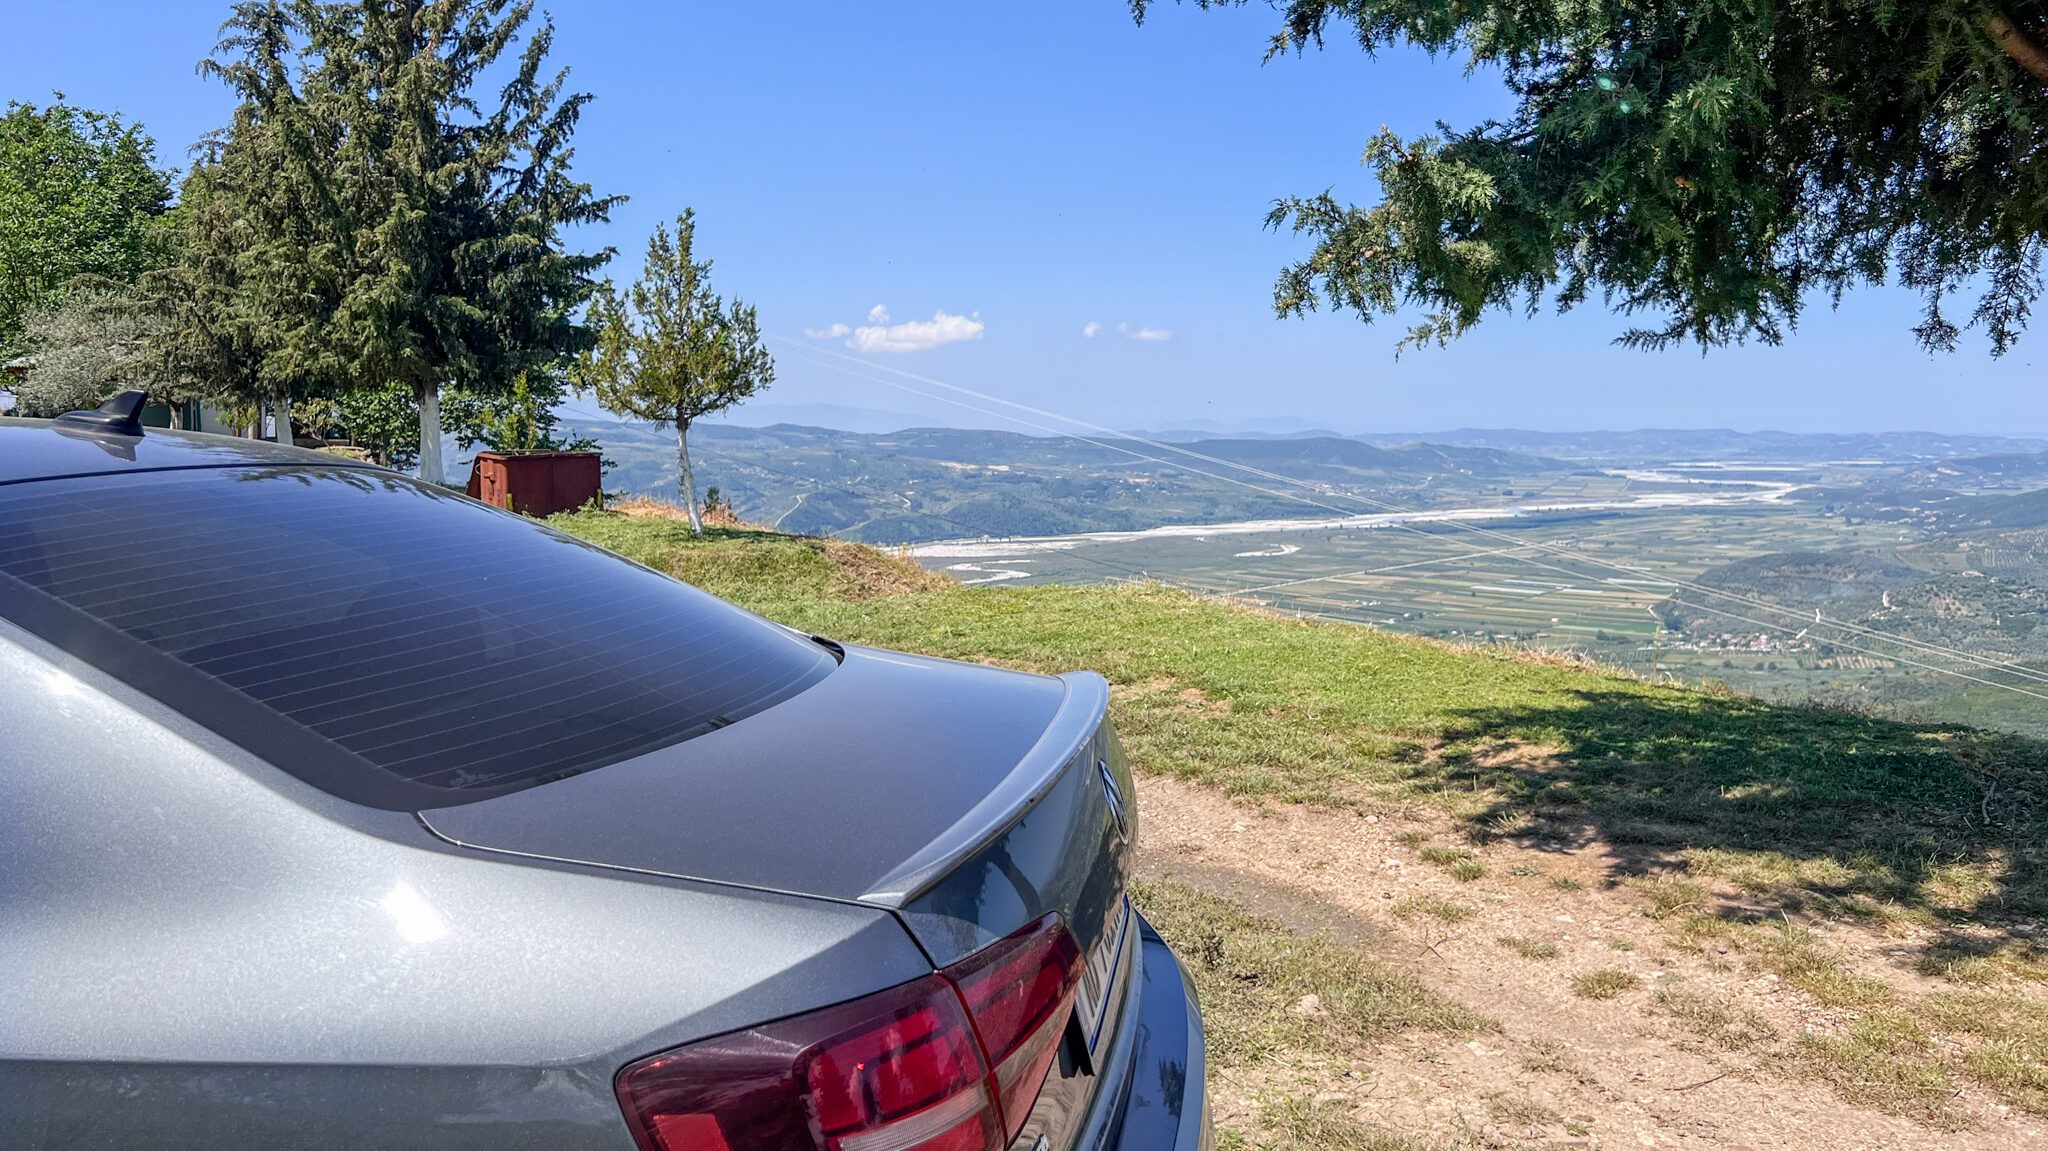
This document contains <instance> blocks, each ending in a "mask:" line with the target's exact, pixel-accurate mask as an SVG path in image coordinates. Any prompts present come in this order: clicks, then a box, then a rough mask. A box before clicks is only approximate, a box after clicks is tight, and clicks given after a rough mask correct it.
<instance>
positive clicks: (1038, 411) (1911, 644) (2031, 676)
mask: <svg viewBox="0 0 2048 1151" xmlns="http://www.w3.org/2000/svg"><path fill="white" fill-rule="evenodd" d="M771 338H772V339H775V340H777V341H779V342H781V343H783V344H785V345H788V346H791V347H793V348H796V349H798V350H799V351H800V352H804V353H822V354H823V355H826V356H830V357H832V358H833V359H835V360H840V361H845V362H847V363H853V364H859V365H861V366H862V367H867V368H873V369H878V370H881V371H885V372H890V373H893V374H895V375H899V376H902V377H904V378H906V379H912V380H916V381H918V382H920V383H925V384H930V385H932V386H935V387H939V388H943V389H945V390H947V391H951V392H956V393H959V394H962V395H968V396H973V397H975V398H977V399H982V400H986V401H988V402H990V403H995V404H1001V405H1003V406H1005V407H1009V408H1014V409H1016V410H1018V411H1024V412H1029V413H1031V414H1033V415H1037V416H1042V417H1044V418H1046V419H1054V420H1063V421H1065V422H1067V423H1071V424H1075V425H1077V426H1080V427H1084V428H1088V429H1090V430H1093V431H1097V432H1101V433H1104V434H1107V435H1112V436H1116V437H1118V438H1120V439H1125V440H1130V441H1132V442H1135V443H1139V444H1143V445H1145V446H1147V447H1151V448H1154V449H1157V450H1160V451H1166V452H1171V453H1174V454H1178V455H1182V456H1187V457H1189V458H1192V459H1198V460H1202V461H1205V462H1208V463H1214V464H1217V465H1219V466H1223V467H1229V468H1235V469H1238V470H1240V471H1244V472H1248V473H1250V474H1253V475H1257V476H1260V477H1263V478H1267V479H1271V480H1274V481H1277V482H1280V483H1284V484H1290V485H1293V486H1297V487H1304V488H1309V489H1312V490H1315V491H1318V492H1321V493H1323V494H1326V495H1329V496H1331V497H1332V498H1337V499H1349V500H1353V501H1356V502H1358V503H1364V504H1368V505H1372V506H1375V507H1378V508H1381V509H1383V510H1385V511H1387V512H1390V513H1392V514H1396V515H1402V516H1412V517H1420V518H1430V519H1433V520H1435V522H1441V523H1447V524H1450V525H1451V526H1453V527H1456V528H1459V529H1461V530H1465V531H1469V532H1474V533H1478V534H1481V535H1485V536H1489V537H1494V538H1499V539H1504V540H1510V541H1513V546H1512V547H1508V548H1503V549H1500V552H1501V553H1505V552H1512V551H1525V550H1528V549H1530V548H1538V549H1542V550H1544V551H1547V552H1550V553H1551V554H1554V555H1557V556H1559V557H1560V558H1566V559H1575V560H1578V561H1579V562H1581V563H1586V564H1591V565H1593V566H1596V567H1602V568H1606V569H1608V570H1611V571H1617V572H1629V573H1631V574H1640V573H1639V572H1638V570H1637V569H1635V568H1632V567H1629V566H1627V565H1622V564H1616V563H1613V562H1611V561H1607V560H1602V559H1600V558H1598V557H1595V556H1588V555H1584V554H1582V553H1577V552H1573V551H1570V550H1567V549H1565V548H1562V547H1559V546H1557V545H1552V544H1547V543H1544V542H1542V541H1526V540H1519V539H1517V538H1516V537H1514V536H1513V535H1510V534H1509V533H1507V532H1503V531H1500V530H1498V529H1493V528H1487V527H1484V526H1481V525H1478V524H1474V523H1470V522H1467V521H1465V520H1461V519H1458V518H1455V517H1452V516H1440V517H1432V516H1430V515H1429V513H1427V512H1417V511H1414V510H1412V509H1406V508H1401V507H1399V506H1398V505H1395V504H1390V503H1387V502H1386V501H1384V500H1378V499H1374V498H1372V497H1370V496H1363V495H1359V494H1357V493H1353V492H1344V491H1340V490H1337V489H1334V488H1332V487H1331V486H1330V485H1327V484H1318V483H1314V482H1312V481H1307V480H1301V479H1297V478H1295V477H1292V476H1286V475H1282V474H1280V473H1276V472H1271V471H1268V470H1266V469H1263V468H1258V467H1254V466H1252V465H1249V464H1243V463H1239V462H1237V461H1234V460H1228V459H1222V458H1220V457H1216V456H1211V455H1207V454H1205V453H1202V452H1196V451H1192V450H1190V449H1187V448H1183V447H1180V446H1178V445H1174V444H1168V443H1163V442H1160V441H1157V440H1151V439H1148V438H1146V437H1144V436H1139V435H1134V434H1132V433H1129V432H1124V431H1120V430H1118V429H1115V428H1109V427H1105V426H1103V425H1101V424H1095V423H1090V422H1089V421H1086V420H1082V419H1079V418H1076V417H1073V416H1067V415H1063V414H1061V413H1058V412H1051V411H1047V410H1045V409H1043V408H1037V407H1033V406H1031V405H1029V404H1021V403H1017V402H1016V401H1013V400H1007V399H1004V398H1002V397H1000V396H992V395H989V394H987V393H985V392H979V391H976V390H974V389H972V388H965V387H961V386H960V385H957V384H951V383H947V382H946V381H944V380H937V379H933V378H931V377H929V376H921V375H918V374H917V373H914V372H908V371H905V370H903V369H901V368H896V367H891V366H889V365H886V364H874V363H871V362H869V361H867V360H862V359H860V358H858V357H855V356H848V355H845V354H843V353H839V352H835V351H832V350H830V349H824V348H814V347H809V346H806V345H801V344H797V343H796V342H795V341H793V340H789V339H787V338H786V337H781V336H773V337H771ZM800 358H805V359H808V360H809V362H811V363H813V364H816V365H818V366H820V367H831V368H834V369H835V370H838V371H841V372H844V373H845V374H847V375H851V376H854V377H856V378H859V379H866V380H869V381H871V382H874V383H880V384H884V385H886V386H890V387H896V388H899V389H900V390H903V391H907V392H910V393H911V394H913V395H919V396H923V397H925V398H927V399H934V400H939V401H941V402H946V403H953V404H957V405H958V406H961V407H965V408H968V409H969V410H973V411H979V412H982V413H983V414H985V415H991V416H996V417H997V418H1001V419H1007V420H1009V421H1011V422H1013V423H1017V424H1021V425H1023V426H1026V427H1035V428H1038V429H1040V430H1042V431H1047V432H1051V433H1053V434H1056V435H1064V436H1067V437H1068V438H1072V439H1077V440H1081V441H1083V442H1085V443H1090V444H1094V445H1095V446H1097V447H1102V448H1105V449H1109V450H1117V451H1122V452H1124V453H1125V454H1128V455H1132V456H1135V457H1137V458H1139V459H1145V460H1148V461H1151V462H1154V463H1162V464H1163V463H1166V462H1167V461H1164V460H1160V459H1158V458H1157V457H1154V456H1147V455H1144V454H1143V453H1140V452H1133V451H1131V450H1130V449H1127V448H1117V447H1115V446H1114V445H1109V444H1104V443H1101V442H1100V441H1097V440H1093V439H1090V438H1088V437H1086V436H1078V435H1074V434H1073V433H1071V432H1066V431H1063V430H1061V429H1058V428H1054V427H1049V426H1047V425H1044V424H1039V423H1035V422H1033V421H1029V420H1021V419H1018V418H1016V417H1014V416H1003V415H999V414H998V413H995V412H991V411H989V410H988V409H986V408H981V407H977V406H976V405H973V404H967V403H962V402H961V401H958V400H951V399H948V398H947V397H943V396H934V395H932V394H930V393H929V392H924V391H921V390H919V389H916V388H911V387H907V386H905V385H903V384H900V383H898V382H896V381H893V380H885V379H881V378H879V377H876V376H872V375H866V374H864V373H860V372H855V371H852V370H850V369H848V368H845V367H840V366H839V365H836V364H828V363H825V362H823V361H820V360H818V359H816V358H814V357H812V356H800ZM1180 466H1182V467H1184V468H1186V466H1185V465H1180ZM1186 470H1188V471H1191V472H1194V473H1195V474H1198V475H1203V476H1207V477H1208V478H1211V479H1215V480H1218V481H1220V482H1224V483H1233V484H1236V485H1238V486H1241V487H1244V488H1247V489H1249V490H1252V491H1258V492H1262V493H1264V494H1266V495H1271V496H1275V497H1277V498H1289V499H1294V500H1296V501H1297V502H1301V503H1305V504H1308V505H1310V506H1313V507H1318V508H1322V509H1324V510H1326V511H1332V512H1335V513H1337V514H1339V515H1342V516H1345V517H1346V518H1356V517H1357V516H1358V513H1356V512H1355V511H1353V510H1351V509H1347V508H1339V507H1335V506H1333V505H1331V504H1327V503H1323V502H1322V501H1320V500H1312V499H1308V498H1306V497H1303V496H1298V495H1289V494H1287V493H1281V492H1275V491H1273V490H1271V489H1269V488H1264V487H1260V486H1258V485H1256V484H1249V483H1245V482H1244V481H1242V480H1234V479H1231V478H1230V477H1227V476H1219V475H1216V474H1215V473H1213V472H1207V471H1203V470H1201V469H1199V468H1186ZM1386 526H1393V527H1401V528H1406V529H1408V530H1412V531H1418V532H1420V531H1422V529H1419V528H1415V527H1413V525H1411V524H1407V523H1402V522H1399V521H1394V522H1391V523H1389V524H1387V525H1386ZM1423 534H1433V533H1423ZM1473 551H1474V552H1475V553H1479V552H1481V551H1482V549H1473ZM1487 554H1495V553H1487ZM1507 558H1510V559H1513V560H1515V561H1517V562H1520V563H1526V564H1530V565H1532V566H1536V567H1541V568H1545V569H1547V570H1551V571H1556V572H1560V573H1562V574H1566V575H1569V576H1571V577H1572V578H1574V579H1579V580H1585V579H1588V578H1591V577H1588V576H1586V575H1585V574H1584V573H1581V572H1575V571H1571V570H1569V569H1566V568H1559V567H1556V566H1554V565H1550V564H1544V563H1541V562H1539V561H1536V560H1534V559H1531V558H1529V557H1526V556H1515V555H1509V556H1508V557H1507ZM1334 578H1343V577H1334ZM1669 583H1670V585H1671V586H1673V587H1676V588H1681V589H1684V590H1687V591H1693V592H1696V593H1698V594H1701V595H1706V596H1711V597H1715V598H1720V599H1727V600H1731V601H1733V602H1736V603H1739V604H1742V605H1744V606H1747V607H1750V608H1753V609H1756V610H1763V611H1769V612H1773V613H1777V614H1780V615H1786V616H1792V617H1794V618H1797V619H1799V620H1801V621H1802V623H1808V624H1809V626H1810V624H1825V625H1827V626H1832V627H1835V628H1839V629H1841V630H1843V631H1847V632H1851V633H1854V634H1861V635H1865V636H1867V637H1869V638H1872V639H1876V640H1882V641H1883V642H1887V643H1893V644H1898V645H1900V646H1903V647H1908V648H1911V649H1914V650H1918V651H1921V652H1923V653H1925V654H1930V655H1937V656H1942V657H1946V658H1948V659H1952V660H1955V661H1957V662H1960V663H1967V664H1971V665H1973V666H1977V667H1980V668H1983V669H1985V670H1992V671H1999V672H2003V673H2006V674H2008V675H2014V676H2018V677H2020V678H2023V679H2028V680H2033V681H2036V682H2043V683H2048V673H2044V672H2041V671H2037V670H2036V669H2033V668H2028V667H2025V666H2023V665H2020V664H2017V663H2013V662H2010V661H2005V660H1994V659H1990V658H1988V657H1984V656H1980V655H1978V654H1976V653H1974V652H1970V651H1967V650H1964V649H1961V648H1955V647H1951V646H1948V645H1945V644H1936V643H1930V642H1927V641H1924V640H1917V639H1912V638H1910V637H1904V636H1896V635H1892V634H1890V633H1887V632H1882V631H1879V630H1877V629H1874V628H1867V627H1863V626H1861V625H1858V624H1852V623H1849V622H1847V621H1844V620H1833V619H1828V618H1826V617H1824V616H1820V615H1818V613H1816V618H1815V619H1814V620H1812V621H1807V620H1806V619H1805V613H1804V612H1802V611H1799V610H1798V609H1793V608H1786V607H1783V606H1781V605H1778V604H1774V603H1771V602H1770V601H1768V600H1763V599H1760V598H1757V597H1754V596H1746V595H1743V594H1741V593H1737V592H1730V591H1726V590H1723V589H1719V588H1713V587H1708V586H1706V585H1703V584H1697V583H1693V582H1691V581H1686V580H1678V579H1673V580H1670V581H1669ZM1674 598H1676V597H1675V596H1674ZM1679 602H1681V603H1683V602H1684V601H1682V600H1681V601H1679ZM1686 606H1690V607H1694V608H1697V609H1698V610H1702V611H1712V610H1713V609H1708V608H1706V607H1704V606H1703V605H1698V604H1691V605H1686ZM1714 614H1719V615H1725V616H1729V617H1730V618H1737V619H1744V620H1745V621H1746V622H1749V623H1753V624H1755V625H1757V626H1759V627H1765V628H1768V629H1770V630H1775V631H1784V632H1789V631H1792V630H1793V629H1792V628H1791V627H1790V626H1788V625H1785V624H1769V623H1765V622H1764V621H1761V620H1753V619H1748V618H1747V617H1741V616H1736V615H1734V614H1733V613H1728V612H1718V611H1716V612H1714ZM1802 630H1804V629H1802ZM1829 642H1831V643H1836V644H1837V645H1838V646H1843V647H1849V648H1850V649H1851V650H1857V651H1863V650H1865V649H1861V648H1857V647H1854V645H1850V644H1848V643H1846V642H1842V641H1838V640H1830V641H1829ZM1866 654H1873V655H1880V656H1881V655H1882V653H1876V652H1867V653H1866ZM1902 662H1909V663H1911V662H1914V661H1911V660H1903V659H1902ZM1915 666H1929V665H1920V664H1916V665H1915ZM1929 669H1930V670H1934V671H1938V672H1943V673H1946V674H1954V675H1957V676H1959V677H1960V678H1963V679H1970V680H1975V677H1972V676H1967V675H1963V674H1962V673H1960V672H1954V671H1952V670H1951V669H1947V668H1940V667H1931V666H1930V668H1929ZM1976 682H1984V683H1992V685H1993V686H1998V687H2008V688H2011V685H2006V684H1997V683H1993V681H1988V680H1977V681H1976ZM2011 690H2019V689H2017V688H2011ZM2023 694H2033V693H2023ZM2044 698H2048V697H2044Z"/></svg>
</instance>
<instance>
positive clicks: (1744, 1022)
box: [1657, 989, 1778, 1051]
mask: <svg viewBox="0 0 2048 1151" xmlns="http://www.w3.org/2000/svg"><path fill="white" fill-rule="evenodd" d="M1657 1005H1658V1006H1659V1007H1662V1008H1663V1009H1664V1010H1666V1011H1668V1012H1670V1013H1671V1017H1672V1018H1673V1019H1676V1020H1678V1022H1680V1023H1681V1024H1684V1025H1685V1027H1686V1029H1687V1030H1689V1031H1691V1032H1692V1033H1693V1034H1695V1035H1697V1036H1699V1037H1700V1038H1702V1039H1705V1040H1706V1041H1707V1042H1709V1043H1712V1044H1713V1045H1714V1046H1716V1047H1719V1048H1722V1049H1724V1050H1727V1051H1746V1050H1748V1049H1749V1048H1751V1047H1754V1046H1756V1045H1757V1044H1759V1043H1765V1042H1769V1041H1770V1040H1773V1039H1776V1038H1777V1037H1778V1029H1777V1028H1776V1027H1775V1026H1773V1025H1772V1024H1771V1021H1770V1020H1768V1019H1766V1018H1764V1017H1763V1015H1762V1014H1761V1013H1760V1012H1758V1011H1755V1010H1753V1009H1751V1008H1748V1007H1739V1006H1737V1005H1735V1004H1733V1003H1730V1002H1729V1001H1727V1000H1725V999H1709V998H1708V997H1706V996H1704V995H1694V994H1692V993H1691V992H1687V991H1677V990H1671V989H1666V990H1663V991H1659V992H1658V993H1657Z"/></svg>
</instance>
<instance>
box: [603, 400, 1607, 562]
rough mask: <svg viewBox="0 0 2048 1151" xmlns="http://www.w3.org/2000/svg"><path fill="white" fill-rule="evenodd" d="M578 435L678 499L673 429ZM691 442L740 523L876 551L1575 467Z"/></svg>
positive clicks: (1469, 453)
mask: <svg viewBox="0 0 2048 1151" xmlns="http://www.w3.org/2000/svg"><path fill="white" fill-rule="evenodd" d="M570 423H571V426H572V427H573V429H574V430H575V431H579V432H582V433H584V434H587V435H590V436H592V437H593V438H596V439H597V440H598V441H599V442H600V443H602V444H603V445H604V451H605V455H606V457H607V458H608V459H610V460H611V461H613V463H614V464H615V466H614V467H613V468H612V470H611V472H610V474H609V476H608V477H607V480H606V486H607V487H608V488H610V489H611V490H614V491H624V492H638V493H643V494H651V495H658V496H663V497H667V498H673V497H674V493H675V491H676V477H677V468H676V459H675V441H674V439H673V436H672V434H671V433H668V432H663V431H657V430H655V429H653V428H651V427H646V426H641V425H630V424H618V423H606V424H600V423H597V422H595V421H570ZM691 445H692V457H693V459H694V460H695V462H696V465H697V478H698V486H699V488H700V490H701V489H703V488H707V487H709V486H712V485H715V486H717V487H718V488H719V490H720V492H721V493H722V494H723V495H725V496H727V497H729V498H730V499H731V500H732V501H733V504H734V506H735V508H736V509H737V510H738V511H739V513H740V514H741V515H742V516H744V517H746V518H748V519H750V520H753V521H755V522H759V523H765V524H770V525H773V526H776V527H779V528H781V529H783V530H786V531H794V532H807V533H816V534H836V535H841V536H844V537H846V538H849V539H857V540H863V541H867V542H880V543H907V542H915V541H921V540H930V539H944V538H953V537H962V536H980V535H995V536H1008V535H1055V534H1066V533H1072V532H1083V531H1129V530H1135V529H1140V528H1147V527H1155V526H1158V525H1160V524H1166V523H1204V522H1223V521H1229V520H1245V519H1270V518H1278V517H1286V516H1304V515H1307V516H1324V515H1329V514H1331V510H1332V509H1331V508H1329V507H1324V506H1318V503H1317V497H1316V496H1315V495H1313V494H1312V493H1310V492H1305V491H1304V490H1303V489H1301V488H1300V487H1297V486H1293V485H1290V484H1288V483H1286V482H1284V481H1276V480H1271V479H1264V478H1261V477H1260V476H1258V475H1256V474H1253V473H1250V472H1247V471H1245V470H1243V469H1242V468H1240V467H1233V466H1231V465H1244V466H1245V467H1250V468H1256V469H1258V470H1260V471H1265V472H1270V473H1272V474H1273V475H1275V476H1281V477H1285V478H1286V479H1287V480H1307V481H1310V482H1312V483H1315V484H1318V485H1330V486H1331V487H1335V488H1340V489H1342V490H1344V491H1347V492H1352V493H1358V494H1362V495H1365V496H1367V497H1368V498H1373V499H1382V500H1388V501H1393V502H1398V503H1400V504H1401V505H1402V506H1405V507H1428V506H1431V505H1439V504H1442V503H1444V502H1446V501H1459V502H1467V501H1470V500H1473V499H1477V498H1484V497H1487V496H1495V495H1502V494H1504V493H1505V492H1507V491H1510V490H1512V489H1511V488H1510V487H1509V484H1510V483H1511V482H1517V481H1518V482H1524V483H1526V482H1527V479H1528V477H1542V476H1549V475H1562V474H1568V473H1569V472H1570V471H1571V470H1572V469H1573V468H1574V467H1575V466H1576V465H1570V464H1566V463H1562V462H1560V461H1557V460H1550V459H1544V458H1541V457H1537V456H1530V455H1526V454H1523V453H1517V452H1511V451H1504V450H1500V449H1496V448H1485V447H1454V446H1446V445H1441V444H1405V445H1400V446H1392V447H1388V446H1378V445H1373V444H1368V443H1364V442H1361V441H1359V440H1353V439H1342V438H1334V437H1316V438H1307V439H1212V440H1202V441H1199V442H1197V443H1194V444H1189V445H1180V446H1181V447H1182V448H1183V449H1184V450H1185V451H1187V452H1192V453H1195V454H1194V455H1187V454H1180V453H1177V452H1175V451H1173V450H1171V449H1167V448H1157V447H1150V446H1147V445H1143V444H1137V443H1133V442H1130V441H1122V440H1115V439H1109V438H1103V439H1095V438H1092V437H1091V438H1086V439H1083V438H1077V437H1064V436H1026V435H1021V434H1018V433H1014V432H995V431H969V430H961V429H953V428H910V429H905V430H902V431H897V432H890V433H886V434H877V433H862V432H845V431H836V430H832V429H827V428H814V427H802V426H797V425H788V424H780V425H776V426H773V427H766V428H751V427H741V426H736V425H731V424H712V425H705V426H700V427H699V428H698V429H696V430H695V431H694V432H693V433H692V436H691ZM1200 457H1207V458H1206V459H1205V458H1200ZM1344 510H1351V511H1362V510H1369V509H1368V508H1367V506H1366V505H1363V504H1358V505H1346V506H1345V508H1344Z"/></svg>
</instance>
